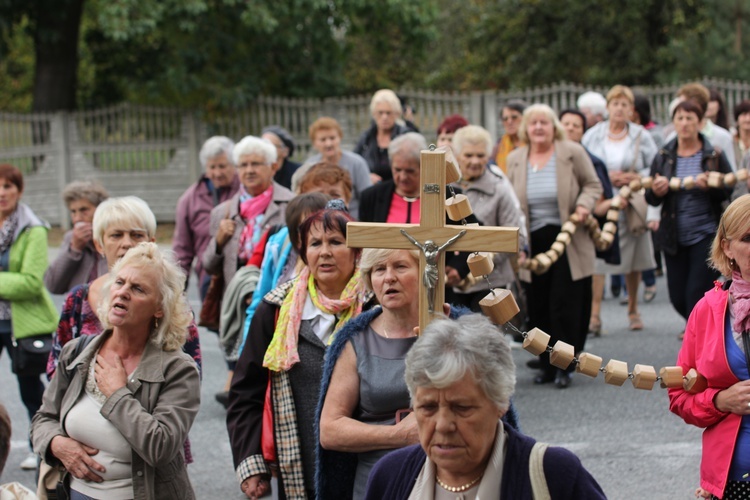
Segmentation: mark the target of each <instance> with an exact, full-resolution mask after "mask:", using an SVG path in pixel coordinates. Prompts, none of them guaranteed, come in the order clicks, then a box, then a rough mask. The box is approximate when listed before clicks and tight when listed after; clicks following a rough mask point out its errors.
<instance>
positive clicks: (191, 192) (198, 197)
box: [172, 174, 240, 285]
mask: <svg viewBox="0 0 750 500" xmlns="http://www.w3.org/2000/svg"><path fill="white" fill-rule="evenodd" d="M239 189H240V179H239V177H238V176H237V175H235V176H234V179H233V180H232V183H231V184H230V185H229V187H226V188H221V189H219V192H218V196H217V203H216V205H218V204H219V203H223V202H225V201H227V200H228V199H229V198H231V197H232V196H234V195H235V194H237V191H239ZM216 205H215V204H214V198H213V192H212V191H211V190H210V189H209V180H208V177H206V175H205V174H203V175H201V178H200V179H199V180H198V182H196V183H195V184H193V185H192V186H190V187H189V188H188V189H187V191H185V192H184V193H183V194H182V196H180V200H179V201H178V202H177V211H176V213H175V225H174V236H173V237H172V250H173V251H174V253H175V255H176V257H177V261H178V262H179V263H180V266H182V269H183V270H184V271H185V274H186V275H187V278H188V280H190V267H191V266H192V264H193V259H194V258H196V257H197V258H198V259H197V261H196V263H195V274H196V275H197V276H198V283H199V285H200V282H201V280H202V274H203V272H204V271H203V262H202V261H201V259H202V257H203V251H204V250H205V249H206V246H208V242H209V241H211V235H210V234H209V225H210V222H211V210H212V209H213V208H214V206H216Z"/></svg>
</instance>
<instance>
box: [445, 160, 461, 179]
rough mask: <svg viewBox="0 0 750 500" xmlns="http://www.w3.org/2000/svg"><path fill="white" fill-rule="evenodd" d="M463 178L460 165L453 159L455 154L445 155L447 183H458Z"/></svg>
mask: <svg viewBox="0 0 750 500" xmlns="http://www.w3.org/2000/svg"><path fill="white" fill-rule="evenodd" d="M460 178H461V169H460V168H458V163H456V160H455V158H453V154H452V153H451V154H450V155H448V154H446V155H445V183H446V184H451V183H453V182H458V180H459V179H460Z"/></svg>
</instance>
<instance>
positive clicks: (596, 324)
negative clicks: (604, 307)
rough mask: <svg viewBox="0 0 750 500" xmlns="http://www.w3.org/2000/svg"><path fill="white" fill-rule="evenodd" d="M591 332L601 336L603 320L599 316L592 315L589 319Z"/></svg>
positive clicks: (595, 335)
mask: <svg viewBox="0 0 750 500" xmlns="http://www.w3.org/2000/svg"><path fill="white" fill-rule="evenodd" d="M589 333H593V334H594V337H599V336H600V335H601V334H602V320H601V319H599V317H597V316H591V319H590V320H589Z"/></svg>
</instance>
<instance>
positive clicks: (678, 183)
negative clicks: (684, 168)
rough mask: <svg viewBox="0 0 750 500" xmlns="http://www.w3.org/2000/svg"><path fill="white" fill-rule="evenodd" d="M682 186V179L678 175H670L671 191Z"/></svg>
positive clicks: (677, 189)
mask: <svg viewBox="0 0 750 500" xmlns="http://www.w3.org/2000/svg"><path fill="white" fill-rule="evenodd" d="M681 186H682V179H680V178H679V177H672V178H671V179H669V189H671V190H672V191H679V190H680V187H681Z"/></svg>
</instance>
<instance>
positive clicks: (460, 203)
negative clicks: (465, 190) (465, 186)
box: [445, 194, 474, 221]
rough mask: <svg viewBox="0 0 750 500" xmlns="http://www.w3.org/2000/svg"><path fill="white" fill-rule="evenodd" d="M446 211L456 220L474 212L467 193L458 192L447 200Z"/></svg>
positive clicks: (451, 218)
mask: <svg viewBox="0 0 750 500" xmlns="http://www.w3.org/2000/svg"><path fill="white" fill-rule="evenodd" d="M445 211H446V212H447V213H448V218H450V220H454V221H459V220H463V219H465V218H467V217H468V216H470V215H471V214H473V213H474V211H473V210H472V209H471V203H470V202H469V199H468V198H467V197H466V195H465V194H457V195H455V196H451V197H450V198H448V199H447V200H445Z"/></svg>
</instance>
